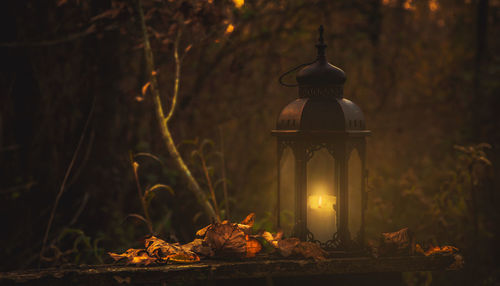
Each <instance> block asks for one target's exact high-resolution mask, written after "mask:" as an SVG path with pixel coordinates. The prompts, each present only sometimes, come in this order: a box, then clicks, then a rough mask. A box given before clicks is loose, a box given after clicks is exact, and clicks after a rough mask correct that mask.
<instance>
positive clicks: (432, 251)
mask: <svg viewBox="0 0 500 286" xmlns="http://www.w3.org/2000/svg"><path fill="white" fill-rule="evenodd" d="M455 252H458V248H456V247H454V246H450V245H445V246H441V247H440V246H434V247H431V248H429V249H428V250H427V251H426V252H425V253H424V255H425V256H431V255H436V254H452V253H455Z"/></svg>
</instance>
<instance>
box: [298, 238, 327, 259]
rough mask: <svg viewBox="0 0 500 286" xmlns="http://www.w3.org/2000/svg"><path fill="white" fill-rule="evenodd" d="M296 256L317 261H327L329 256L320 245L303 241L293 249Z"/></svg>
mask: <svg viewBox="0 0 500 286" xmlns="http://www.w3.org/2000/svg"><path fill="white" fill-rule="evenodd" d="M293 252H294V254H296V255H300V256H303V257H304V258H312V259H314V260H316V261H321V260H325V259H326V256H327V255H328V254H327V253H326V251H324V250H323V249H322V248H321V247H320V246H319V245H318V244H316V243H313V242H308V241H301V242H300V243H299V244H297V246H295V248H294V249H293Z"/></svg>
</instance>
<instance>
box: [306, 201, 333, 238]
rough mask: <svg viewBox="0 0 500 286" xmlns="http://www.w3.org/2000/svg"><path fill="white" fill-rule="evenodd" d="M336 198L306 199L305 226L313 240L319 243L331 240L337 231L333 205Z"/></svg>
mask: <svg viewBox="0 0 500 286" xmlns="http://www.w3.org/2000/svg"><path fill="white" fill-rule="evenodd" d="M336 203H337V198H336V197H335V196H331V195H311V196H309V197H308V199H307V205H308V212H307V226H308V228H309V231H310V232H312V233H313V235H314V239H317V240H319V241H321V242H325V241H328V240H330V239H332V237H333V234H334V233H335V232H336V231H337V227H336V211H335V204H336Z"/></svg>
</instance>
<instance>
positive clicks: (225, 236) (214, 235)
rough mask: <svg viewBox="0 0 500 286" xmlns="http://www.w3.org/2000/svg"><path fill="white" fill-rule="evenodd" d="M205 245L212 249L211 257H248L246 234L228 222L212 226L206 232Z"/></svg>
mask: <svg viewBox="0 0 500 286" xmlns="http://www.w3.org/2000/svg"><path fill="white" fill-rule="evenodd" d="M204 243H205V244H206V245H207V246H208V247H210V248H211V249H212V251H213V253H212V254H211V256H221V257H224V256H226V257H227V256H232V257H243V256H245V255H246V239H245V233H244V232H243V231H242V230H241V229H239V228H238V227H237V226H236V225H234V224H231V223H228V222H226V221H224V222H222V223H216V224H213V225H211V226H210V227H209V228H208V229H207V231H206V234H205V239H204Z"/></svg>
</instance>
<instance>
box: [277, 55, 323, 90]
mask: <svg viewBox="0 0 500 286" xmlns="http://www.w3.org/2000/svg"><path fill="white" fill-rule="evenodd" d="M316 61H317V59H316V60H314V61H313V62H310V63H305V64H300V65H298V66H296V67H294V68H293V69H291V70H289V71H287V72H285V73H283V74H282V75H280V78H279V79H278V81H279V83H280V84H281V85H282V86H286V87H296V86H298V84H288V83H284V82H283V78H284V77H285V76H287V75H289V74H291V73H292V72H294V71H296V70H298V69H300V68H301V67H304V66H308V65H312V64H314V63H315V62H316Z"/></svg>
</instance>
